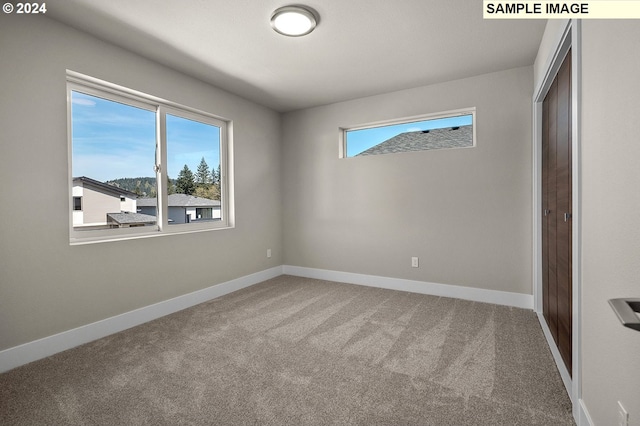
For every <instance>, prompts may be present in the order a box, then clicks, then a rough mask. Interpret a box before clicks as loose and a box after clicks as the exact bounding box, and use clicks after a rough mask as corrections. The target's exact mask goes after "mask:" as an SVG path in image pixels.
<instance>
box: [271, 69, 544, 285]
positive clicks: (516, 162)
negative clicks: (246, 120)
mask: <svg viewBox="0 0 640 426" xmlns="http://www.w3.org/2000/svg"><path fill="white" fill-rule="evenodd" d="M532 81H533V69H532V67H525V68H518V69H513V70H508V71H504V72H497V73H492V74H487V75H481V76H477V77H473V78H468V79H464V80H459V81H452V82H449V83H444V84H438V85H433V86H426V87H420V88H416V89H411V90H404V91H399V92H394V93H389V94H385V95H380V96H374V97H369V98H364V99H358V100H353V101H348V102H341V103H337V104H333V105H328V106H322V107H317V108H312V109H307V110H302V111H296V112H291V113H287V114H285V115H284V116H283V147H282V150H283V151H282V158H283V168H284V170H283V190H284V212H283V215H284V216H283V218H284V247H285V256H284V261H285V263H286V264H289V265H293V266H302V267H311V268H319V269H329V270H338V271H346V272H355V273H361V274H370V275H379V276H387V277H393V278H404V279H411V280H418V281H426V282H434V283H442V284H455V285H461V286H468V287H476V288H482V289H489V290H501V291H508V292H515V293H523V294H532V281H531V245H532V231H531V209H532V203H531V196H532V194H531V97H532V92H533V89H532ZM474 106H475V107H476V108H477V114H476V120H477V122H476V126H477V129H476V135H477V147H475V148H471V149H457V150H437V151H423V152H413V153H401V154H389V155H379V156H367V157H356V158H349V159H339V158H338V128H339V127H341V126H351V125H358V124H364V123H369V122H375V121H380V120H386V119H395V118H401V117H408V116H414V115H419V114H427V113H436V112H440V111H448V110H455V109H460V108H465V107H474ZM412 256H418V257H419V258H420V267H419V268H417V269H414V268H411V263H410V258H411V257H412Z"/></svg>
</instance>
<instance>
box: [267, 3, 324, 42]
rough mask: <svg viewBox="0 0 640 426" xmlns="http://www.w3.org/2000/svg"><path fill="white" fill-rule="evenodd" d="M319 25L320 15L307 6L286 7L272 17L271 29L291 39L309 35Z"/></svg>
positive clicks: (278, 10)
mask: <svg viewBox="0 0 640 426" xmlns="http://www.w3.org/2000/svg"><path fill="white" fill-rule="evenodd" d="M317 23H318V13H317V12H316V11H315V10H313V9H311V8H310V7H307V6H297V5H296V6H284V7H281V8H280V9H277V10H276V11H275V12H273V15H271V27H272V28H273V29H274V30H275V31H276V32H278V33H280V34H282V35H286V36H289V37H300V36H303V35H307V34H309V33H310V32H311V31H313V29H314V28H315V27H316V25H317Z"/></svg>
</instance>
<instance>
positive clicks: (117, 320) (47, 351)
mask: <svg viewBox="0 0 640 426" xmlns="http://www.w3.org/2000/svg"><path fill="white" fill-rule="evenodd" d="M279 275H282V266H276V267H274V268H270V269H266V270H264V271H260V272H256V273H255V274H251V275H246V276H244V277H240V278H236V279H234V280H231V281H227V282H224V283H221V284H216V285H213V286H211V287H208V288H205V289H202V290H198V291H194V292H193V293H189V294H185V295H182V296H178V297H175V298H173V299H169V300H165V301H163V302H159V303H155V304H153V305H149V306H145V307H143V308H140V309H136V310H133V311H130V312H126V313H124V314H120V315H116V316H114V317H111V318H106V319H104V320H101V321H97V322H94V323H91V324H87V325H84V326H82V327H78V328H74V329H72V330H68V331H64V332H62V333H58V334H54V335H53V336H48V337H45V338H42V339H39V340H35V341H33V342H29V343H25V344H23V345H20V346H15V347H13V348H9V349H6V350H3V351H1V352H0V373H2V372H4V371H8V370H11V369H13V368H16V367H19V366H21V365H24V364H28V363H30V362H33V361H37V360H39V359H42V358H46V357H48V356H51V355H54V354H56V353H58V352H62V351H65V350H67V349H71V348H74V347H76V346H79V345H82V344H84V343H88V342H91V341H93V340H97V339H100V338H102V337H105V336H108V335H110V334H113V333H118V332H120V331H123V330H126V329H128V328H131V327H135V326H137V325H140V324H143V323H145V322H148V321H152V320H154V319H157V318H160V317H163V316H165V315H169V314H172V313H174V312H178V311H181V310H183V309H186V308H190V307H192V306H195V305H197V304H199V303H203V302H206V301H208V300H211V299H215V298H217V297H220V296H224V295H225V294H229V293H232V292H234V291H237V290H241V289H243V288H245V287H249V286H252V285H254V284H258V283H260V282H262V281H265V280H268V279H271V278H275V277H277V276H279Z"/></svg>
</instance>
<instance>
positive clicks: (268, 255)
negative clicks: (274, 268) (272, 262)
mask: <svg viewBox="0 0 640 426" xmlns="http://www.w3.org/2000/svg"><path fill="white" fill-rule="evenodd" d="M267 258H269V259H270V258H271V249H267Z"/></svg>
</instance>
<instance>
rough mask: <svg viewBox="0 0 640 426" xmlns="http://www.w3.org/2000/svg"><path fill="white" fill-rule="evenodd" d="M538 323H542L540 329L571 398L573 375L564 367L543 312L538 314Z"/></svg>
mask: <svg viewBox="0 0 640 426" xmlns="http://www.w3.org/2000/svg"><path fill="white" fill-rule="evenodd" d="M537 314H538V321H539V322H540V327H541V328H542V332H543V333H544V337H545V338H546V339H547V344H548V345H549V349H550V350H551V355H553V360H554V361H555V363H556V367H557V368H558V372H559V373H560V377H561V378H562V383H563V384H564V388H565V390H566V391H567V395H569V396H571V386H572V381H571V374H569V370H567V367H566V366H565V365H564V361H563V360H562V355H560V351H559V350H558V346H557V345H556V342H555V341H554V340H553V336H552V335H551V330H549V326H548V325H547V321H545V319H544V315H543V314H542V313H541V312H537Z"/></svg>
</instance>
